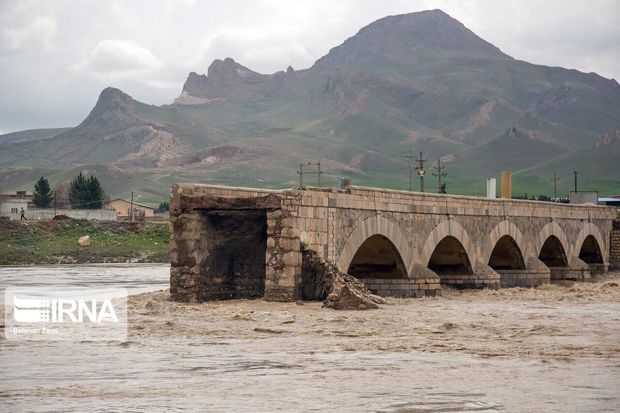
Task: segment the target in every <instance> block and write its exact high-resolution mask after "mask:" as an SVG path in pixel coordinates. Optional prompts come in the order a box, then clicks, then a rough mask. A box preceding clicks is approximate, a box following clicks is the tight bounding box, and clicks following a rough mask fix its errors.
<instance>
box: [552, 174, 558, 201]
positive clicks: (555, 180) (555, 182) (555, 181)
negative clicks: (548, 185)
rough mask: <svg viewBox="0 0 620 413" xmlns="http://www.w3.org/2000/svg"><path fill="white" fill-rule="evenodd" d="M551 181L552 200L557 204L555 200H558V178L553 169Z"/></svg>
mask: <svg viewBox="0 0 620 413" xmlns="http://www.w3.org/2000/svg"><path fill="white" fill-rule="evenodd" d="M551 179H552V180H553V198H554V199H555V201H556V202H557V200H558V181H559V180H560V178H558V176H557V173H556V170H555V169H554V170H553V178H551Z"/></svg>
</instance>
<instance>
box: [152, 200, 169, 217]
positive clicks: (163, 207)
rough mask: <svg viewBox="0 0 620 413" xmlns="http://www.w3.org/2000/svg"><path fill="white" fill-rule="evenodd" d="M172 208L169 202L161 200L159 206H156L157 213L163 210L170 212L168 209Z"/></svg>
mask: <svg viewBox="0 0 620 413" xmlns="http://www.w3.org/2000/svg"><path fill="white" fill-rule="evenodd" d="M169 209H170V205H169V204H168V202H160V203H159V206H158V207H157V208H155V211H154V212H155V213H156V214H159V213H162V212H168V210H169Z"/></svg>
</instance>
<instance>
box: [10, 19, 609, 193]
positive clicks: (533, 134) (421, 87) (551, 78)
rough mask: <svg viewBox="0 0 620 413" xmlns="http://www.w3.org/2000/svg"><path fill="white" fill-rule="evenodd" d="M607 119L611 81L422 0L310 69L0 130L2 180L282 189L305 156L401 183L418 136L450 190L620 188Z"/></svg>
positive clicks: (234, 75)
mask: <svg viewBox="0 0 620 413" xmlns="http://www.w3.org/2000/svg"><path fill="white" fill-rule="evenodd" d="M618 129H620V85H618V83H617V82H616V81H615V80H609V79H605V78H603V77H601V76H599V75H597V74H595V73H582V72H579V71H576V70H568V69H563V68H558V67H547V66H540V65H534V64H530V63H527V62H523V61H519V60H515V59H513V58H512V57H510V56H508V55H506V54H505V53H503V52H502V51H501V50H499V49H498V48H497V47H495V46H493V45H492V44H490V43H488V42H487V41H485V40H483V39H481V38H480V37H478V36H476V35H475V34H474V33H473V32H471V31H470V30H468V29H467V28H466V27H465V26H463V25H462V24H461V23H460V22H458V21H457V20H455V19H453V18H451V17H450V16H448V15H447V14H445V13H444V12H442V11H440V10H432V11H425V12H419V13H411V14H406V15H399V16H389V17H385V18H383V19H380V20H377V21H376V22H374V23H371V24H370V25H368V26H366V27H364V28H362V29H361V30H360V31H359V32H358V33H357V34H355V35H354V36H352V37H351V38H349V39H347V40H346V41H345V42H344V43H342V44H341V45H340V46H337V47H335V48H333V49H331V50H330V52H329V53H328V54H327V55H325V56H323V57H321V58H320V59H318V60H317V61H316V62H315V64H314V65H312V67H310V68H308V69H303V70H294V69H293V68H292V67H290V66H289V67H288V68H287V70H282V71H279V72H276V73H274V74H260V73H257V72H255V71H253V70H251V69H249V68H247V67H245V66H243V65H242V64H240V63H238V62H235V61H234V60H233V59H231V58H225V59H224V60H215V61H214V62H213V63H212V64H211V65H210V66H209V68H208V70H207V73H206V74H198V73H194V72H192V73H190V74H189V76H188V77H187V80H186V81H185V84H184V85H183V89H182V93H181V95H180V96H179V97H178V98H176V99H175V100H174V102H172V103H171V104H169V105H163V106H153V105H147V104H144V103H141V102H138V101H136V100H134V99H132V98H131V97H130V96H128V95H127V94H125V93H123V92H122V91H120V90H118V89H113V88H107V89H105V90H104V91H103V92H102V93H101V95H100V96H99V99H98V101H97V103H96V105H95V107H94V108H93V110H92V111H91V113H90V114H89V115H88V117H87V118H86V119H85V120H84V121H83V122H82V123H81V124H80V125H78V126H77V127H75V128H72V129H70V130H66V131H60V132H59V134H57V135H54V136H51V137H50V136H49V134H41V136H44V138H41V139H37V138H36V136H35V135H33V134H30V135H28V134H26V135H27V137H26V138H24V135H22V136H21V138H20V140H19V141H15V138H12V139H10V143H9V140H8V139H5V143H4V144H3V143H2V142H3V139H2V137H1V136H0V145H3V151H2V153H0V168H3V169H1V170H0V185H3V186H4V187H18V186H20V185H30V184H31V182H30V181H29V180H28V177H30V176H34V175H36V173H35V171H38V170H41V171H44V172H45V173H47V174H51V175H52V178H53V179H56V178H57V179H63V177H64V176H65V175H67V173H68V172H67V171H69V170H71V168H81V169H84V168H86V169H88V168H95V169H97V170H98V171H100V173H103V174H107V175H109V179H110V180H112V181H113V182H111V183H109V185H110V187H111V188H114V189H113V190H110V191H111V192H113V194H114V195H115V196H124V195H125V194H126V192H129V191H130V190H134V192H140V191H142V192H144V193H145V194H146V195H145V198H146V199H148V198H150V199H153V200H155V199H159V198H164V197H165V196H166V194H167V191H168V185H169V184H170V183H171V182H174V181H175V180H192V181H200V182H217V183H223V184H237V185H239V184H241V185H252V186H279V187H285V186H292V185H294V183H295V182H296V180H297V176H296V173H295V171H296V169H297V168H298V164H299V163H300V162H304V161H308V160H310V159H321V162H322V165H324V169H325V171H326V175H325V176H324V178H325V179H324V180H326V181H329V180H331V182H332V183H335V182H336V179H337V177H338V176H341V175H348V176H350V177H352V178H353V181H354V182H357V183H360V184H369V185H381V186H387V187H394V188H404V187H406V185H407V165H406V163H405V162H404V158H403V156H402V154H403V152H404V151H406V150H407V149H409V148H410V147H413V148H414V149H415V150H416V151H424V153H425V154H426V155H427V157H428V158H429V159H437V158H440V157H441V158H442V159H443V160H444V164H445V165H446V167H447V170H448V173H449V175H448V190H449V191H450V192H453V193H467V194H482V193H483V191H484V178H486V177H489V176H495V175H497V174H498V173H499V172H500V171H501V170H504V169H510V170H513V172H515V184H514V186H515V189H516V190H518V188H519V185H522V186H523V187H524V189H523V191H528V192H529V193H532V192H537V193H550V192H549V191H550V190H551V188H552V186H551V182H550V181H549V179H548V174H549V168H550V167H553V168H554V169H559V170H567V171H572V170H574V169H579V170H580V171H581V176H582V181H583V182H587V183H588V185H590V186H591V187H592V188H593V189H599V190H600V191H601V192H605V191H615V192H617V191H618V189H619V188H618V187H619V186H620V162H617V159H619V158H615V159H614V158H613V157H610V156H609V154H614V153H618V152H619V149H618V148H619V147H620V143H619V142H618V139H617V137H614V136H617V134H616V135H614V134H613V133H611V134H610V132H611V131H614V130H618ZM33 133H34V132H33ZM28 137H31V138H28ZM580 154H587V156H580ZM597 157H598V158H597ZM594 164H596V165H594ZM428 167H429V168H432V164H431V165H428ZM127 174H131V175H132V176H133V177H134V178H133V179H131V180H128V179H127ZM124 182H128V183H124ZM566 184H567V189H568V187H569V185H568V182H566ZM129 185H132V186H129Z"/></svg>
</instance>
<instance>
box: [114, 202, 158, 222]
mask: <svg viewBox="0 0 620 413" xmlns="http://www.w3.org/2000/svg"><path fill="white" fill-rule="evenodd" d="M132 205H133V217H132V214H131V209H132ZM105 208H108V209H114V210H116V218H117V219H121V220H123V219H133V220H136V221H141V220H144V219H151V218H153V216H154V215H155V212H154V210H155V209H154V208H153V207H151V206H148V205H144V204H140V203H138V202H135V201H134V202H133V203H132V202H131V201H128V200H126V199H122V198H116V199H113V200H111V201H110V202H108V203H107V204H106V205H105Z"/></svg>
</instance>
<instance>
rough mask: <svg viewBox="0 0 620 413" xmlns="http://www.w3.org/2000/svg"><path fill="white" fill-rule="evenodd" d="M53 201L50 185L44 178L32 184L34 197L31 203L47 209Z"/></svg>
mask: <svg viewBox="0 0 620 413" xmlns="http://www.w3.org/2000/svg"><path fill="white" fill-rule="evenodd" d="M52 199H54V195H53V194H52V191H51V189H50V184H49V182H47V179H46V178H44V177H41V178H39V180H38V181H37V183H36V184H34V197H33V198H32V202H34V204H35V205H36V206H37V207H39V208H47V207H48V206H49V205H50V204H51V202H52Z"/></svg>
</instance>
